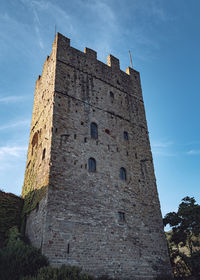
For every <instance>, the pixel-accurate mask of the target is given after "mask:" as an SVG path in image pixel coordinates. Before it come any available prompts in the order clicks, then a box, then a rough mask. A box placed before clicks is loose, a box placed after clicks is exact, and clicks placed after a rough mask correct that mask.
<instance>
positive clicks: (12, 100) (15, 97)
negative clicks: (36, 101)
mask: <svg viewBox="0 0 200 280" xmlns="http://www.w3.org/2000/svg"><path fill="white" fill-rule="evenodd" d="M28 98H29V96H25V95H11V96H5V97H0V103H15V102H21V101H25V100H26V99H28Z"/></svg>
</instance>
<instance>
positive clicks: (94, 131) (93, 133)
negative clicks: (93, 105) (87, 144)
mask: <svg viewBox="0 0 200 280" xmlns="http://www.w3.org/2000/svg"><path fill="white" fill-rule="evenodd" d="M90 135H91V138H93V139H98V127H97V124H96V123H94V122H92V123H91V124H90Z"/></svg>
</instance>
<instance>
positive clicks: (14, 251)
mask: <svg viewBox="0 0 200 280" xmlns="http://www.w3.org/2000/svg"><path fill="white" fill-rule="evenodd" d="M47 265H48V260H47V258H46V257H45V256H43V255H42V254H41V253H40V250H39V249H36V248H34V247H32V246H30V245H28V244H26V243H24V241H23V240H22V238H21V235H20V233H19V231H18V229H17V227H14V228H12V229H10V234H9V240H8V243H7V246H6V247H4V248H2V249H0V271H1V273H0V280H5V279H6V280H19V279H20V277H21V276H26V275H30V276H34V275H35V274H36V273H37V270H38V269H40V268H41V267H43V266H47Z"/></svg>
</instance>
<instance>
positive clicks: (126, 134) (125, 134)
mask: <svg viewBox="0 0 200 280" xmlns="http://www.w3.org/2000/svg"><path fill="white" fill-rule="evenodd" d="M124 140H128V132H127V131H124Z"/></svg>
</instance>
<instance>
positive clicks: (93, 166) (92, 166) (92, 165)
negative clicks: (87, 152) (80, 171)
mask: <svg viewBox="0 0 200 280" xmlns="http://www.w3.org/2000/svg"><path fill="white" fill-rule="evenodd" d="M88 166H89V171H92V172H95V171H96V160H95V159H94V158H89V160H88Z"/></svg>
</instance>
